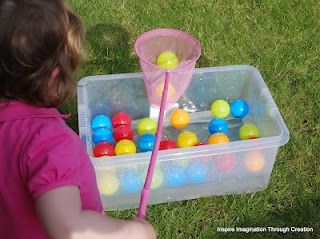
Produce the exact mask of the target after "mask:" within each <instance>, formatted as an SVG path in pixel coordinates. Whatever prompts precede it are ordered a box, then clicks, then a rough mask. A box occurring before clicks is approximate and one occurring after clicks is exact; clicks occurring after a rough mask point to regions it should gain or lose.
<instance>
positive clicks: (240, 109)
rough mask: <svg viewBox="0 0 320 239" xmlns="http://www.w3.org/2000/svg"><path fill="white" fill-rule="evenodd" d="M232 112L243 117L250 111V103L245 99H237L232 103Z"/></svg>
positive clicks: (237, 116) (235, 115)
mask: <svg viewBox="0 0 320 239" xmlns="http://www.w3.org/2000/svg"><path fill="white" fill-rule="evenodd" d="M230 108H231V114H232V115H233V116H234V117H235V118H238V119H242V118H244V117H245V116H247V115H248V113H249V105H248V103H247V102H246V101H245V100H243V99H237V100H235V101H233V102H232V103H231V105H230Z"/></svg>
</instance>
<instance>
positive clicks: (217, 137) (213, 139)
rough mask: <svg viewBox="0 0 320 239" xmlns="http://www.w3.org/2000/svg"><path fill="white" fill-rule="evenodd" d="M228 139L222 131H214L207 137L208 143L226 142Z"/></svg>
mask: <svg viewBox="0 0 320 239" xmlns="http://www.w3.org/2000/svg"><path fill="white" fill-rule="evenodd" d="M229 141H230V140H229V138H228V136H226V135H225V134H223V133H215V134H213V135H211V136H210V137H209V140H208V143H209V144H224V143H228V142H229Z"/></svg>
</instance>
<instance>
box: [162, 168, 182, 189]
mask: <svg viewBox="0 0 320 239" xmlns="http://www.w3.org/2000/svg"><path fill="white" fill-rule="evenodd" d="M164 177H165V182H166V185H168V186H169V187H179V186H182V185H184V184H185V183H186V179H187V177H186V173H185V171H184V169H183V168H182V167H181V166H179V165H170V166H167V167H166V169H165V176H164Z"/></svg>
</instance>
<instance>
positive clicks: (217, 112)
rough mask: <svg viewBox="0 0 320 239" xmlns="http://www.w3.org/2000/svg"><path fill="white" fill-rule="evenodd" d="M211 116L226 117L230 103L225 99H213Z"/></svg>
mask: <svg viewBox="0 0 320 239" xmlns="http://www.w3.org/2000/svg"><path fill="white" fill-rule="evenodd" d="M211 114H212V115H213V117H217V118H222V119H223V118H226V117H227V116H228V115H229V114H230V105H229V103H228V102H227V101H225V100H215V101H214V102H213V103H212V105H211Z"/></svg>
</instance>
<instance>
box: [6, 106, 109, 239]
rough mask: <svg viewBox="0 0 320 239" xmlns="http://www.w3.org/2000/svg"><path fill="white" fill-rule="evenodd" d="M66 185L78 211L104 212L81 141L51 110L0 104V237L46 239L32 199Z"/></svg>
mask: <svg viewBox="0 0 320 239" xmlns="http://www.w3.org/2000/svg"><path fill="white" fill-rule="evenodd" d="M64 185H76V186H78V187H79V189H80V193H81V201H82V208H83V209H84V210H85V209H87V210H95V211H98V212H102V211H103V208H102V203H101V199H100V196H99V193H98V189H97V183H96V178H95V172H94V169H93V166H92V164H91V162H90V159H89V157H88V155H87V153H86V151H85V149H84V146H83V143H82V142H81V140H80V138H79V137H78V136H77V135H76V134H75V133H74V132H73V131H72V130H71V129H70V128H69V127H68V126H67V125H66V123H65V122H64V120H63V116H62V115H61V114H60V113H59V112H58V111H57V110H56V109H54V108H42V107H35V106H31V105H28V104H25V103H21V102H18V101H12V102H10V103H0V238H15V239H19V238H34V239H42V238H48V237H47V236H46V233H45V231H44V229H43V227H42V225H41V222H40V221H39V219H38V218H37V214H36V211H35V206H34V205H35V199H36V198H37V197H39V196H41V195H42V194H43V193H45V192H47V191H49V190H51V189H54V188H57V187H60V186H64Z"/></svg>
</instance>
